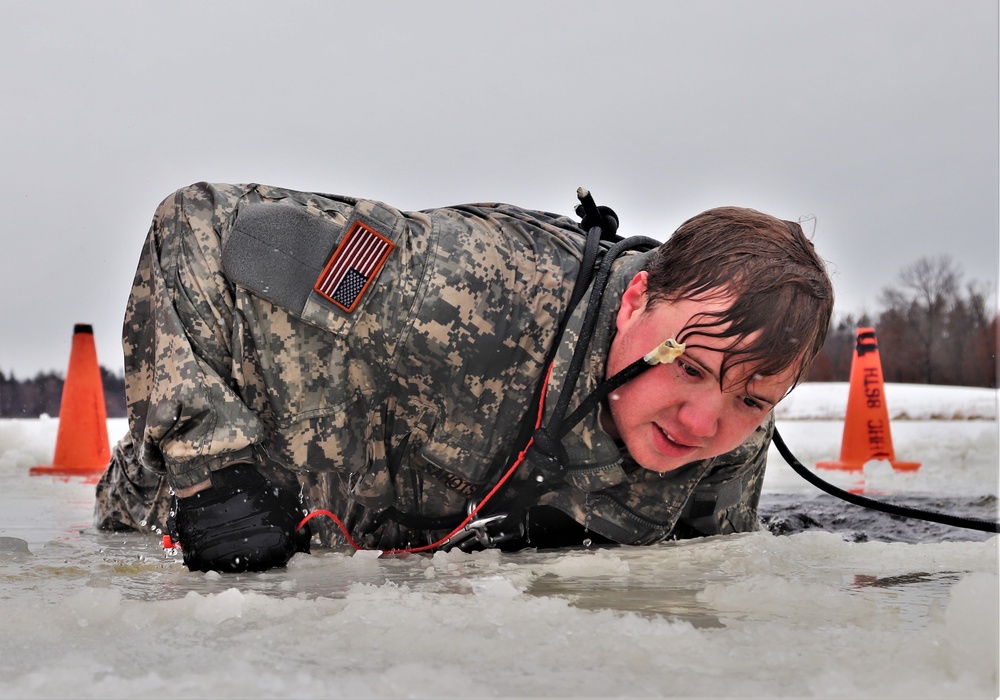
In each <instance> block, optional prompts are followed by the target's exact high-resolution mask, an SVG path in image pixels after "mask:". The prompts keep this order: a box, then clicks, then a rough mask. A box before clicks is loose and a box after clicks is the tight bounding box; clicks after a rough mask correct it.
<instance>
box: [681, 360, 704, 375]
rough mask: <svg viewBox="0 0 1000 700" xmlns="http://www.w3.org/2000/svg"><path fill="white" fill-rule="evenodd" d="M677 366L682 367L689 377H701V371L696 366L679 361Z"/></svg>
mask: <svg viewBox="0 0 1000 700" xmlns="http://www.w3.org/2000/svg"><path fill="white" fill-rule="evenodd" d="M677 364H678V365H679V366H680V368H681V369H682V370H684V373H685V374H686V375H688V376H689V377H695V378H699V377H701V370H699V369H698V368H697V367H695V366H694V365H692V364H690V363H688V362H684V361H683V360H681V361H679V362H678V363H677Z"/></svg>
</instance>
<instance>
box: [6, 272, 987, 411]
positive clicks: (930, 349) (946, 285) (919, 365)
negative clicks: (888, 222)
mask: <svg viewBox="0 0 1000 700" xmlns="http://www.w3.org/2000/svg"><path fill="white" fill-rule="evenodd" d="M961 276H962V275H961V272H960V271H959V270H957V269H956V268H955V265H954V263H952V261H951V259H950V258H948V257H947V256H940V257H937V258H922V259H920V260H918V261H917V262H915V263H914V264H912V265H910V266H908V267H906V268H903V270H902V271H901V272H900V275H899V283H898V284H897V285H896V286H893V287H886V288H885V289H884V290H883V292H882V294H881V295H880V297H879V301H880V303H881V305H882V307H883V310H882V312H881V313H879V314H877V315H875V316H869V315H867V314H862V315H861V316H859V317H854V316H851V315H847V316H843V317H841V318H835V319H834V322H833V324H832V326H831V328H830V333H829V335H828V336H827V340H826V344H825V345H824V346H823V350H822V352H820V354H819V356H818V357H817V358H816V361H815V362H814V363H813V366H812V368H811V369H810V371H809V374H808V376H807V377H806V380H807V381H812V382H846V381H849V380H850V372H851V359H852V357H853V354H854V344H855V340H856V334H857V329H858V328H874V329H875V333H876V336H877V337H878V343H879V355H880V356H881V359H882V372H883V375H884V376H885V380H886V381H887V382H905V383H912V384H948V385H955V386H977V387H990V388H996V385H997V356H996V351H997V314H996V311H995V309H996V307H995V306H994V305H993V304H992V303H991V299H992V293H991V290H988V289H984V288H983V287H982V286H981V285H979V284H977V283H975V282H973V283H970V284H968V285H966V286H965V287H962V285H961V284H960V282H961ZM101 377H102V379H103V382H104V396H105V399H106V401H107V407H108V417H109V418H120V417H124V416H125V379H124V378H123V377H122V376H120V375H116V374H113V373H112V372H110V371H108V370H107V369H105V368H104V367H102V368H101ZM62 387H63V379H62V377H61V376H60V375H58V374H55V373H51V372H50V373H48V374H39V375H38V376H36V377H35V378H34V379H26V380H19V379H16V378H15V377H14V374H13V373H11V374H10V375H4V373H3V371H2V370H0V416H2V417H4V418H31V417H37V416H39V415H41V414H43V413H47V414H48V415H50V416H57V415H59V401H60V398H61V396H62Z"/></svg>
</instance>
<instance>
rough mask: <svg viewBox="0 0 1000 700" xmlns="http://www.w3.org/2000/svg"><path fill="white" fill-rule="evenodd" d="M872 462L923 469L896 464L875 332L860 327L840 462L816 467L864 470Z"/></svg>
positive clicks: (909, 463)
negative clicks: (880, 461) (886, 462)
mask: <svg viewBox="0 0 1000 700" xmlns="http://www.w3.org/2000/svg"><path fill="white" fill-rule="evenodd" d="M873 459H879V460H886V461H888V462H889V463H890V464H892V468H893V469H896V470H898V471H914V470H916V469H918V468H919V467H920V462H897V461H896V452H895V450H893V449H892V432H891V431H890V429H889V409H888V407H887V406H886V403H885V382H884V381H883V379H882V360H881V359H880V358H879V354H878V341H877V340H876V339H875V329H874V328H859V329H858V340H857V345H856V346H855V349H854V358H853V359H852V360H851V386H850V390H849V392H848V395H847V416H846V417H845V419H844V438H843V441H842V442H841V444H840V459H839V460H838V461H836V462H818V463H817V464H816V466H817V467H820V468H821V469H843V470H847V471H862V470H863V469H864V467H865V463H866V462H868V461H869V460H873Z"/></svg>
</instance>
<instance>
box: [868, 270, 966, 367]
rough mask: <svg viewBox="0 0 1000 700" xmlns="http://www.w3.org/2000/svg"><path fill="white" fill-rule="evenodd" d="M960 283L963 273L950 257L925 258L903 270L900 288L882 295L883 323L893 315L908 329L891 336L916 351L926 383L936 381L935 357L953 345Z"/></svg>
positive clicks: (894, 330) (896, 330)
mask: <svg viewBox="0 0 1000 700" xmlns="http://www.w3.org/2000/svg"><path fill="white" fill-rule="evenodd" d="M961 281H962V272H961V270H959V269H958V268H957V267H956V266H955V263H954V261H953V260H952V258H951V256H950V255H938V256H934V257H925V258H920V259H919V260H917V261H916V262H914V263H911V264H909V265H907V266H906V267H904V268H903V269H902V270H900V273H899V284H898V286H894V287H885V288H884V289H883V290H882V294H881V295H880V296H879V301H880V302H881V303H882V304H883V305H884V306H885V307H886V310H887V312H888V313H884V314H883V315H882V316H883V318H882V319H881V320H882V321H887V320H890V319H889V318H888V317H889V316H891V317H892V318H893V319H894V320H896V321H897V322H898V323H901V324H904V325H905V326H907V328H898V329H896V328H893V329H892V332H891V336H892V338H893V340H898V341H900V342H901V343H902V344H905V345H904V346H903V347H901V348H900V350H901V351H904V350H906V349H908V350H909V351H910V352H913V351H916V354H917V357H916V358H914V359H916V360H917V361H918V362H919V364H920V367H921V370H922V371H921V374H922V377H921V381H923V382H925V383H928V384H930V383H933V382H934V381H936V377H935V362H934V360H935V357H936V355H937V354H938V353H939V352H941V350H942V348H946V347H948V346H950V345H951V344H952V343H953V341H952V340H949V338H948V336H949V333H950V329H949V328H948V325H949V324H948V322H947V321H948V315H949V314H950V313H951V312H952V311H953V310H954V308H955V306H956V303H957V301H958V298H959V289H960V285H961ZM893 325H895V324H893ZM906 354H910V353H909V352H907V353H906Z"/></svg>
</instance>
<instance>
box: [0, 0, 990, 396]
mask: <svg viewBox="0 0 1000 700" xmlns="http://www.w3.org/2000/svg"><path fill="white" fill-rule="evenodd" d="M0 10H2V12H3V22H2V24H0V177H2V189H0V196H2V212H3V219H2V229H0V230H2V233H0V235H2V241H0V243H2V246H0V249H2V251H3V252H2V253H0V255H2V258H0V313H2V315H0V369H2V370H3V371H4V372H7V373H9V372H10V371H11V370H13V371H14V373H15V374H16V376H18V377H20V378H26V377H28V376H33V375H34V374H35V373H36V372H38V371H48V370H56V371H58V372H64V371H65V369H66V366H67V362H68V359H69V348H70V343H71V339H72V329H73V325H74V324H75V323H90V324H93V326H94V329H95V337H96V339H97V349H98V357H99V359H100V362H101V364H102V365H105V366H106V367H109V368H111V369H113V370H116V371H120V368H121V365H122V360H121V345H120V329H121V324H122V317H123V313H124V308H125V303H126V300H127V297H128V293H129V288H130V285H131V281H132V276H133V273H134V271H135V265H136V261H137V260H138V255H139V251H140V248H141V245H142V242H143V238H144V237H145V234H146V230H147V228H148V225H149V221H150V217H151V215H152V212H153V210H154V208H155V207H156V205H157V204H158V203H159V201H160V200H161V199H163V198H164V197H165V196H166V195H168V194H169V193H170V192H172V191H173V190H175V189H177V188H178V187H181V186H184V185H187V184H189V183H192V182H197V181H200V180H209V181H217V182H263V183H267V184H272V185H281V186H286V187H292V188H296V189H305V190H315V191H324V192H334V193H340V194H349V195H355V196H363V197H370V198H374V199H379V200H382V201H385V202H388V203H389V204H392V205H393V206H396V207H398V208H400V209H406V210H413V209H425V208H430V207H434V206H443V205H449V204H459V203H464V202H481V201H506V202H512V203H515V204H519V205H521V206H525V207H529V208H535V209H543V210H547V211H554V212H559V213H564V214H571V213H572V209H573V206H574V204H575V191H576V188H577V187H578V186H581V185H582V186H585V187H588V188H590V189H591V190H592V191H593V193H594V195H595V198H596V199H597V200H598V203H599V204H606V205H609V206H611V207H613V208H614V209H615V210H616V211H617V212H618V214H619V217H620V218H621V222H622V228H621V232H622V233H623V234H645V235H650V236H652V237H654V238H658V239H664V238H665V237H667V236H668V235H669V234H670V233H671V232H672V231H673V230H674V229H675V228H676V227H677V226H678V225H679V224H680V223H681V222H682V221H683V220H684V219H686V218H688V217H690V216H692V215H694V214H696V213H698V212H701V211H703V210H705V209H707V208H710V207H714V206H719V205H739V206H749V207H753V208H756V209H760V210H762V211H765V212H768V213H771V214H775V215H777V216H780V217H782V218H788V219H799V218H802V217H814V218H815V221H814V222H810V223H808V224H806V228H807V230H809V231H813V229H814V234H813V236H814V241H815V243H816V245H817V247H818V249H819V251H820V253H821V255H822V256H823V257H824V258H825V259H826V260H828V261H829V263H830V264H831V269H832V271H833V279H834V284H835V286H836V290H837V295H838V309H837V311H838V313H839V314H841V315H842V314H845V313H848V312H851V313H855V314H857V313H858V312H860V311H863V310H869V311H876V310H877V309H878V308H879V307H878V303H877V296H878V292H879V291H880V290H881V289H882V287H884V286H885V285H887V284H890V283H892V282H894V281H895V278H896V275H897V273H898V271H899V269H900V268H901V267H903V266H904V265H906V264H909V263H911V262H913V261H914V260H916V259H918V258H920V257H922V256H931V255H939V254H943V253H947V254H950V255H951V256H952V257H953V258H954V260H955V261H956V262H957V263H958V264H959V266H960V267H961V268H962V269H963V270H964V272H965V278H966V280H970V279H976V280H979V281H981V282H984V283H988V284H990V285H992V287H993V289H994V290H995V289H996V286H997V274H998V272H997V271H998V210H1000V204H998V150H1000V149H998V75H997V73H998V70H997V66H998V48H997V47H998V20H997V2H996V0H962V1H961V2H948V1H945V0H941V1H935V2H926V1H925V2H920V1H917V0H905V1H903V0H897V1H893V2H878V1H874V2H873V1H871V0H863V1H857V2H851V1H845V0H835V1H822V0H821V1H812V2H799V1H798V0H788V1H777V0H774V1H766V2H765V1H761V0H753V1H751V0H731V1H714V2H713V1H708V2H705V1H703V2H688V1H681V0H657V1H656V2H653V1H651V0H646V1H643V2H628V1H623V0H616V1H615V2H587V1H584V0H573V1H571V2H536V1H529V2H512V1H510V0H505V1H504V2H468V1H456V2H360V1H359V2H327V1H323V2H319V1H317V2H294V3H291V2H289V3H283V2H278V1H276V0H270V1H269V2H249V1H243V2H210V3H209V2H177V1H176V0H172V1H170V2H165V1H164V2H137V1H135V0H124V1H122V2H102V1H94V0H89V1H88V2H64V1H62V0H60V1H58V2H55V1H50V0H25V1H23V2H21V1H13V2H12V1H9V0H0Z"/></svg>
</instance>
